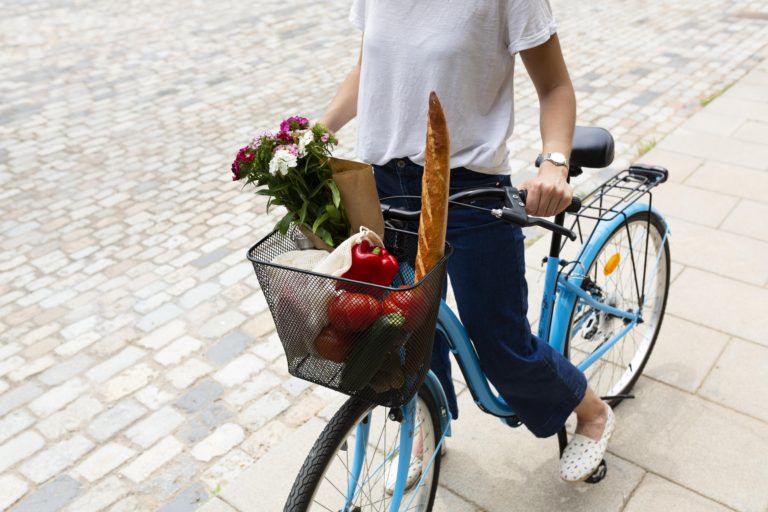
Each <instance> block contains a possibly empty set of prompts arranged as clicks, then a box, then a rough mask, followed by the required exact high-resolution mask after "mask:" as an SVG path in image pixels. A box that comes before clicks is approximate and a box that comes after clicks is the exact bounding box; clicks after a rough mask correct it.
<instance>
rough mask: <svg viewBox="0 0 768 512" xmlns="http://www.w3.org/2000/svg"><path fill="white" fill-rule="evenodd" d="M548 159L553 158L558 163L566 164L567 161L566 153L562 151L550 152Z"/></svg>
mask: <svg viewBox="0 0 768 512" xmlns="http://www.w3.org/2000/svg"><path fill="white" fill-rule="evenodd" d="M548 160H552V162H554V163H556V164H557V165H565V163H566V159H565V155H564V154H562V153H550V154H549V158H548Z"/></svg>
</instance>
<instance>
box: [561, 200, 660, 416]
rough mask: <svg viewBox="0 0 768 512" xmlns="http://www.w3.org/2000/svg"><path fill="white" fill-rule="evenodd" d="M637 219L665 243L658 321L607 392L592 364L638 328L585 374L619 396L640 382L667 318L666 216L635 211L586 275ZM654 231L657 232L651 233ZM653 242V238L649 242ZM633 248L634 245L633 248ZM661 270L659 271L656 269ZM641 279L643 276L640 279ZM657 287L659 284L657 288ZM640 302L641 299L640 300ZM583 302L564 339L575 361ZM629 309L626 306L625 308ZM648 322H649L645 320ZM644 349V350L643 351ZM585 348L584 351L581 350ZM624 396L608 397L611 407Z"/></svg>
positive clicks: (595, 384)
mask: <svg viewBox="0 0 768 512" xmlns="http://www.w3.org/2000/svg"><path fill="white" fill-rule="evenodd" d="M635 223H638V224H637V225H642V224H644V225H646V226H650V229H649V240H650V238H651V237H653V239H654V241H656V240H658V241H659V244H661V243H662V242H663V247H659V248H658V249H657V250H661V251H663V255H661V256H660V257H659V268H658V269H657V271H658V270H660V269H663V280H662V281H660V282H658V281H657V282H656V283H655V284H656V286H657V287H658V286H659V285H661V288H660V290H661V291H662V297H661V302H660V303H659V304H658V309H654V311H653V313H654V317H655V322H654V323H653V327H652V332H650V333H647V334H646V338H647V339H644V340H642V343H641V344H640V346H639V348H638V349H637V350H636V351H635V353H634V354H633V355H632V357H631V358H630V359H629V363H628V364H627V367H626V368H624V371H623V372H622V373H621V374H620V378H619V379H617V380H616V381H615V382H609V384H610V388H609V390H608V392H606V393H604V392H602V391H603V388H601V386H600V384H601V382H596V381H597V380H598V379H597V378H595V372H596V371H593V372H592V373H591V375H590V368H593V367H594V366H596V365H597V364H598V362H600V360H602V359H603V357H605V356H608V355H611V354H612V353H613V351H614V350H615V349H616V345H619V344H622V343H623V342H624V341H625V340H626V339H627V337H628V336H629V335H630V334H631V333H633V331H634V330H635V329H636V328H637V326H636V327H635V328H633V329H632V330H630V331H629V332H628V333H626V334H625V335H624V336H623V337H622V339H620V340H619V341H618V342H617V343H616V345H614V347H611V348H610V349H609V350H608V351H607V352H606V353H605V354H603V357H601V358H600V359H599V360H598V361H595V362H594V363H593V364H592V365H590V367H589V368H587V369H586V371H585V374H587V380H588V382H589V384H590V386H591V387H592V388H593V389H594V390H595V392H596V393H597V394H598V395H606V394H607V395H610V396H616V395H626V394H627V393H629V391H631V390H632V388H633V386H634V385H635V383H636V382H637V380H638V379H639V378H640V375H641V374H642V373H643V370H644V369H645V366H646V364H647V362H648V360H649V358H650V356H651V353H652V352H653V348H654V347H655V345H656V340H657V338H658V335H659V331H660V329H661V324H662V321H663V319H664V313H665V311H666V306H667V298H668V296H669V278H670V270H671V269H670V261H671V259H670V250H669V239H664V234H665V233H666V232H667V226H666V222H665V221H664V219H662V218H661V217H660V216H659V215H657V214H656V213H654V212H639V213H636V214H634V215H631V216H630V217H628V218H627V219H625V220H624V221H623V222H622V223H621V224H620V225H619V226H617V227H616V229H614V230H613V231H612V232H611V234H610V235H609V236H608V237H606V240H605V242H603V244H602V246H601V247H600V250H599V251H598V252H597V253H596V255H595V258H594V259H593V260H592V261H591V262H589V267H588V269H587V272H586V275H587V276H592V275H596V274H597V272H596V270H597V265H596V264H598V263H599V262H601V255H602V254H603V252H604V251H605V250H606V248H608V247H609V246H610V244H611V243H612V241H613V240H614V239H615V237H616V236H618V234H620V233H622V232H624V231H626V232H630V233H631V229H630V226H631V225H632V224H635ZM651 231H653V232H654V233H651ZM649 243H650V242H649ZM630 252H634V248H633V250H632V251H630ZM648 260H649V261H648V266H651V265H653V262H651V261H650V260H651V256H650V255H649V256H648ZM657 274H658V272H657ZM646 277H648V279H647V280H646V281H649V280H650V279H653V277H652V276H646ZM641 280H642V279H641ZM657 289H658V288H657ZM638 302H639V300H638ZM580 305H582V303H581V300H580V299H577V300H576V301H575V303H574V305H573V308H572V310H571V314H570V317H569V320H568V331H567V336H566V340H565V350H564V353H565V357H566V358H568V359H569V360H571V361H572V362H574V360H573V359H574V358H573V356H574V354H573V353H572V352H576V350H575V349H574V348H573V347H572V344H573V340H574V338H575V337H576V336H583V333H579V334H578V335H573V328H574V324H575V323H576V318H575V317H576V314H577V310H578V309H579V306H580ZM654 307H656V304H654ZM622 309H626V308H622ZM650 320H654V318H651V319H650ZM644 323H646V324H647V322H644ZM641 351H642V353H641ZM582 352H584V351H582ZM574 364H578V362H574ZM607 364H611V365H612V366H619V365H615V364H613V363H612V362H608V363H607ZM623 399H624V398H623V397H616V398H612V399H609V400H607V401H608V404H609V405H610V406H611V407H616V406H617V405H618V404H619V403H621V402H622V401H623Z"/></svg>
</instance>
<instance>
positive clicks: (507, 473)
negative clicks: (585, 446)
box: [438, 392, 644, 512]
mask: <svg viewBox="0 0 768 512" xmlns="http://www.w3.org/2000/svg"><path fill="white" fill-rule="evenodd" d="M459 409H460V415H461V417H460V419H459V420H458V421H456V422H454V423H453V425H452V430H453V433H454V435H453V437H452V438H450V439H448V442H447V443H448V444H447V448H448V451H447V454H446V456H445V458H444V459H443V463H442V467H441V475H440V484H441V487H445V488H447V489H449V490H450V491H451V492H453V493H455V494H457V495H458V496H460V497H462V498H464V499H465V500H467V501H469V502H470V503H473V504H475V505H476V506H480V507H482V509H484V510H486V511H488V512H509V511H515V510H526V511H530V510H542V511H549V510H577V511H578V510H583V511H585V512H586V511H590V512H591V511H594V510H600V511H614V510H615V511H620V510H621V509H622V508H623V506H624V505H625V500H626V497H627V496H629V494H630V493H631V492H632V490H633V489H634V488H635V487H636V486H637V485H638V483H639V482H640V480H641V479H642V477H643V474H644V470H643V469H641V468H639V467H637V466H635V465H633V464H631V463H629V462H627V461H625V460H623V459H620V458H618V457H615V456H613V455H612V454H610V453H609V454H608V455H607V456H606V461H607V464H608V475H607V476H606V478H605V479H604V480H603V481H602V482H600V484H598V485H589V484H567V483H565V482H563V481H562V480H561V479H560V476H559V465H558V452H557V441H556V438H555V437H552V438H549V439H537V438H536V437H535V436H534V435H533V434H531V433H530V432H528V431H527V430H526V429H525V427H521V428H519V429H511V428H510V427H508V426H506V425H503V424H502V423H501V422H500V421H499V420H498V419H496V418H494V417H493V416H489V415H487V414H485V413H483V412H482V411H480V410H479V409H478V408H477V407H476V406H475V404H474V403H473V401H472V398H471V396H470V394H469V393H467V392H464V393H461V394H460V395H459ZM438 493H439V491H438ZM467 510H475V508H474V507H470V508H468V509H467ZM452 512H453V510H452Z"/></svg>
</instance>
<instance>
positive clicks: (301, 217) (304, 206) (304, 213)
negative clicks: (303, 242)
mask: <svg viewBox="0 0 768 512" xmlns="http://www.w3.org/2000/svg"><path fill="white" fill-rule="evenodd" d="M306 220H307V203H306V202H304V204H302V205H301V208H299V221H298V223H299V224H304V222H306Z"/></svg>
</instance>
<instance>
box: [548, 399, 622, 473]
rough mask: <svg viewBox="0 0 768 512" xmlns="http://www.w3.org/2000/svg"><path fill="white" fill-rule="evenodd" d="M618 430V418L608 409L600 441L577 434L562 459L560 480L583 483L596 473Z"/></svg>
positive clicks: (566, 448) (564, 451)
mask: <svg viewBox="0 0 768 512" xmlns="http://www.w3.org/2000/svg"><path fill="white" fill-rule="evenodd" d="M615 428H616V416H614V414H613V409H611V408H610V407H608V419H607V420H606V422H605V430H603V435H602V436H600V440H599V441H594V440H593V439H590V438H588V437H587V436H583V435H581V434H576V435H574V436H573V439H571V441H570V442H569V443H568V446H566V447H565V450H563V455H562V457H560V478H562V479H563V480H565V481H566V482H583V481H584V480H586V479H587V478H589V477H590V475H592V473H594V472H595V470H596V469H597V468H598V466H600V462H601V461H602V460H603V456H605V450H606V448H607V447H608V440H609V439H610V438H611V434H613V430H614V429H615Z"/></svg>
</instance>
